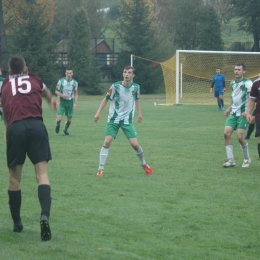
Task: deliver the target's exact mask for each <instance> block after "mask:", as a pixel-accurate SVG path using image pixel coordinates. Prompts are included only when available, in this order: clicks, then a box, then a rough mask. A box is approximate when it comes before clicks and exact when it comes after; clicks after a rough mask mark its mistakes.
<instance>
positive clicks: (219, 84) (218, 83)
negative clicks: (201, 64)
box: [212, 74, 226, 88]
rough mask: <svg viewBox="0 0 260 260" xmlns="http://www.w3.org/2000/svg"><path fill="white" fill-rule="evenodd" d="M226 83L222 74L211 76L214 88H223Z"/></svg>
mask: <svg viewBox="0 0 260 260" xmlns="http://www.w3.org/2000/svg"><path fill="white" fill-rule="evenodd" d="M225 81H226V79H225V76H224V75H223V74H216V75H214V76H213V79H212V83H214V86H215V88H224V86H225V85H224V84H225V83H224V82H225Z"/></svg>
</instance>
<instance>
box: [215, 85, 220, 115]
mask: <svg viewBox="0 0 260 260" xmlns="http://www.w3.org/2000/svg"><path fill="white" fill-rule="evenodd" d="M214 96H215V98H216V99H217V104H218V110H220V109H221V102H220V99H219V90H218V89H216V88H215V91H214Z"/></svg>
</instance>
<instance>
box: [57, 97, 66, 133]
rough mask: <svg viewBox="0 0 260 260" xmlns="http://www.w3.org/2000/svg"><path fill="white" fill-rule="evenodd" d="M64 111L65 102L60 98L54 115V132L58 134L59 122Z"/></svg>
mask: <svg viewBox="0 0 260 260" xmlns="http://www.w3.org/2000/svg"><path fill="white" fill-rule="evenodd" d="M64 112H65V103H64V101H63V100H60V104H59V107H58V110H57V116H56V127H55V132H56V133H57V134H58V133H59V131H60V123H61V120H62V116H63V114H64Z"/></svg>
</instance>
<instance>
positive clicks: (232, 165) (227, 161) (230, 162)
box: [223, 159, 236, 168]
mask: <svg viewBox="0 0 260 260" xmlns="http://www.w3.org/2000/svg"><path fill="white" fill-rule="evenodd" d="M235 165H236V163H235V162H234V160H232V159H227V160H226V162H225V163H224V164H223V167H224V168H228V167H234V166H235Z"/></svg>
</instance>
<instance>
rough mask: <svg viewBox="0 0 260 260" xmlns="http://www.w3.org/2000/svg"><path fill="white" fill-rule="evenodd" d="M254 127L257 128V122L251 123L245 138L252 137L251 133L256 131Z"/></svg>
mask: <svg viewBox="0 0 260 260" xmlns="http://www.w3.org/2000/svg"><path fill="white" fill-rule="evenodd" d="M254 129H255V123H253V124H250V125H249V126H248V129H247V133H246V136H245V140H248V139H250V136H251V134H252V133H253V132H254Z"/></svg>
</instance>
